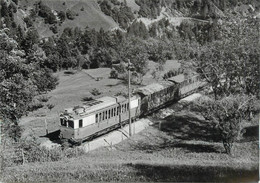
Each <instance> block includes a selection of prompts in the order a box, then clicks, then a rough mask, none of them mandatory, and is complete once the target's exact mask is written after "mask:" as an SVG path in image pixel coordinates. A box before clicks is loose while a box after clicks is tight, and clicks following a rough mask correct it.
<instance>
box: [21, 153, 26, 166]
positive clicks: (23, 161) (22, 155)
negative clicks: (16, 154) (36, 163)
mask: <svg viewBox="0 0 260 183" xmlns="http://www.w3.org/2000/svg"><path fill="white" fill-rule="evenodd" d="M21 152H22V158H23V165H24V163H25V159H24V153H23V149H21Z"/></svg>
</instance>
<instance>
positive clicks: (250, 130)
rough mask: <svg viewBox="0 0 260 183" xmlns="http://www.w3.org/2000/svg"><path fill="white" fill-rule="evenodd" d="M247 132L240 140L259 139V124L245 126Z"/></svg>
mask: <svg viewBox="0 0 260 183" xmlns="http://www.w3.org/2000/svg"><path fill="white" fill-rule="evenodd" d="M244 130H245V133H244V134H243V139H241V140H240V142H249V141H258V140H259V139H258V138H259V125H254V126H248V127H245V128H244Z"/></svg>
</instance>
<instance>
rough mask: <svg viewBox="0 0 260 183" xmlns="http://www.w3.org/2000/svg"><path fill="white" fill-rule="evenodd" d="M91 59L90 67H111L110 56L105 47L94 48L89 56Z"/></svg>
mask: <svg viewBox="0 0 260 183" xmlns="http://www.w3.org/2000/svg"><path fill="white" fill-rule="evenodd" d="M89 59H90V61H91V67H92V68H99V67H104V66H107V67H111V65H112V58H111V56H110V54H109V52H108V51H107V49H104V48H103V49H102V48H96V49H95V50H94V51H93V52H92V53H91V54H90V57H89Z"/></svg>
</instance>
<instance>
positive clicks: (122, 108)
mask: <svg viewBox="0 0 260 183" xmlns="http://www.w3.org/2000/svg"><path fill="white" fill-rule="evenodd" d="M124 111H125V109H124V105H121V113H123V112H124Z"/></svg>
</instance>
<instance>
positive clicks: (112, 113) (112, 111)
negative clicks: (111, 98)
mask: <svg viewBox="0 0 260 183" xmlns="http://www.w3.org/2000/svg"><path fill="white" fill-rule="evenodd" d="M113 116H114V108H112V109H111V118H112V117H113Z"/></svg>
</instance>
